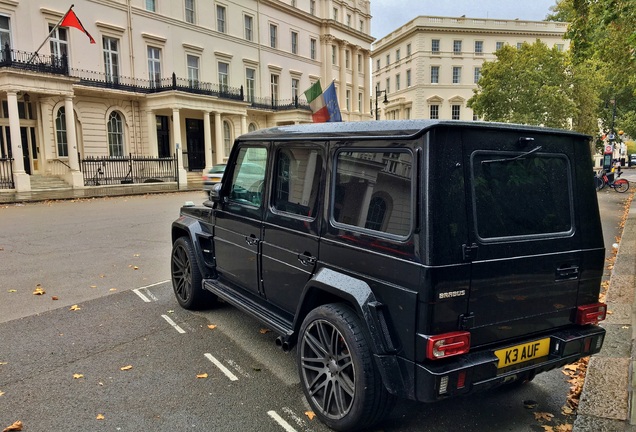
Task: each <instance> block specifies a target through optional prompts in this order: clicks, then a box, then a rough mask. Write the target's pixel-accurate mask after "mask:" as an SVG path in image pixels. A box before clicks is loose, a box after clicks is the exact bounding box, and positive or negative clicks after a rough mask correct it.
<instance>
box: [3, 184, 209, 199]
mask: <svg viewBox="0 0 636 432" xmlns="http://www.w3.org/2000/svg"><path fill="white" fill-rule="evenodd" d="M202 190H203V186H202V185H201V183H196V182H195V183H193V184H192V183H188V185H187V186H186V187H185V188H182V189H179V188H178V187H177V184H176V183H143V184H135V185H128V186H98V187H87V188H82V189H71V188H68V189H56V190H42V191H32V192H0V204H16V203H27V202H41V201H50V200H72V199H81V198H101V197H113V196H126V195H144V194H156V193H166V192H187V191H202Z"/></svg>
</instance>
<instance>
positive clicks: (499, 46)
mask: <svg viewBox="0 0 636 432" xmlns="http://www.w3.org/2000/svg"><path fill="white" fill-rule="evenodd" d="M505 44H506V43H505V42H501V41H500V42H495V51H499V50H500V49H502V48H503V47H504V45H505Z"/></svg>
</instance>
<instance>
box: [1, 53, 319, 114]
mask: <svg viewBox="0 0 636 432" xmlns="http://www.w3.org/2000/svg"><path fill="white" fill-rule="evenodd" d="M2 67H11V68H18V69H26V70H31V71H35V72H47V73H53V74H60V75H67V76H71V77H74V78H79V80H80V81H79V83H80V84H82V85H86V86H91V87H97V88H107V89H115V90H124V91H131V92H138V93H160V92H164V91H171V90H179V91H183V92H186V93H193V94H201V95H207V96H215V97H218V98H220V99H228V100H235V101H245V102H248V103H250V106H251V107H252V108H256V109H267V110H273V111H287V110H294V109H301V110H306V111H310V110H311V109H310V108H309V104H308V103H307V101H305V100H301V101H300V100H299V99H298V97H296V98H295V99H294V100H278V99H275V98H271V97H267V98H253V97H248V98H246V97H245V94H244V92H243V86H241V87H230V86H228V85H224V84H219V83H209V82H205V81H199V80H192V79H188V78H179V77H177V76H176V74H174V73H173V74H172V76H171V77H169V78H161V79H157V80H149V79H139V78H132V77H126V76H122V75H119V74H109V73H104V72H96V71H90V70H84V69H76V68H69V66H68V59H67V57H66V56H65V55H64V56H61V57H57V56H51V55H44V54H38V53H32V52H26V51H18V50H14V49H10V48H9V45H8V44H6V45H5V46H4V48H3V49H2V50H1V51H0V68H2Z"/></svg>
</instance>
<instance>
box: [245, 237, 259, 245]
mask: <svg viewBox="0 0 636 432" xmlns="http://www.w3.org/2000/svg"><path fill="white" fill-rule="evenodd" d="M245 242H246V243H247V244H248V245H250V246H256V245H257V244H258V239H257V238H256V237H254V236H253V235H252V236H249V237H245Z"/></svg>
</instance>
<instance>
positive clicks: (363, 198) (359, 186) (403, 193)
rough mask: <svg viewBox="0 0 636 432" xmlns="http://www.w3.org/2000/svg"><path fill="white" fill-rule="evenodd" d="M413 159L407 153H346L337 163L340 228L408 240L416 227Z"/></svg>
mask: <svg viewBox="0 0 636 432" xmlns="http://www.w3.org/2000/svg"><path fill="white" fill-rule="evenodd" d="M412 165H413V156H412V155H411V153H409V152H407V151H391V152H386V151H385V150H384V151H381V150H373V151H369V150H364V151H362V150H360V151H343V152H340V153H338V156H337V159H336V170H335V175H336V178H335V182H334V185H333V190H332V196H333V206H332V217H333V220H334V221H335V222H336V223H337V224H344V225H350V226H353V227H358V228H364V229H368V230H373V231H379V232H382V233H386V234H391V235H394V236H400V237H406V236H408V235H409V234H410V232H411V228H412V226H413V187H414V184H413V179H412Z"/></svg>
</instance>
